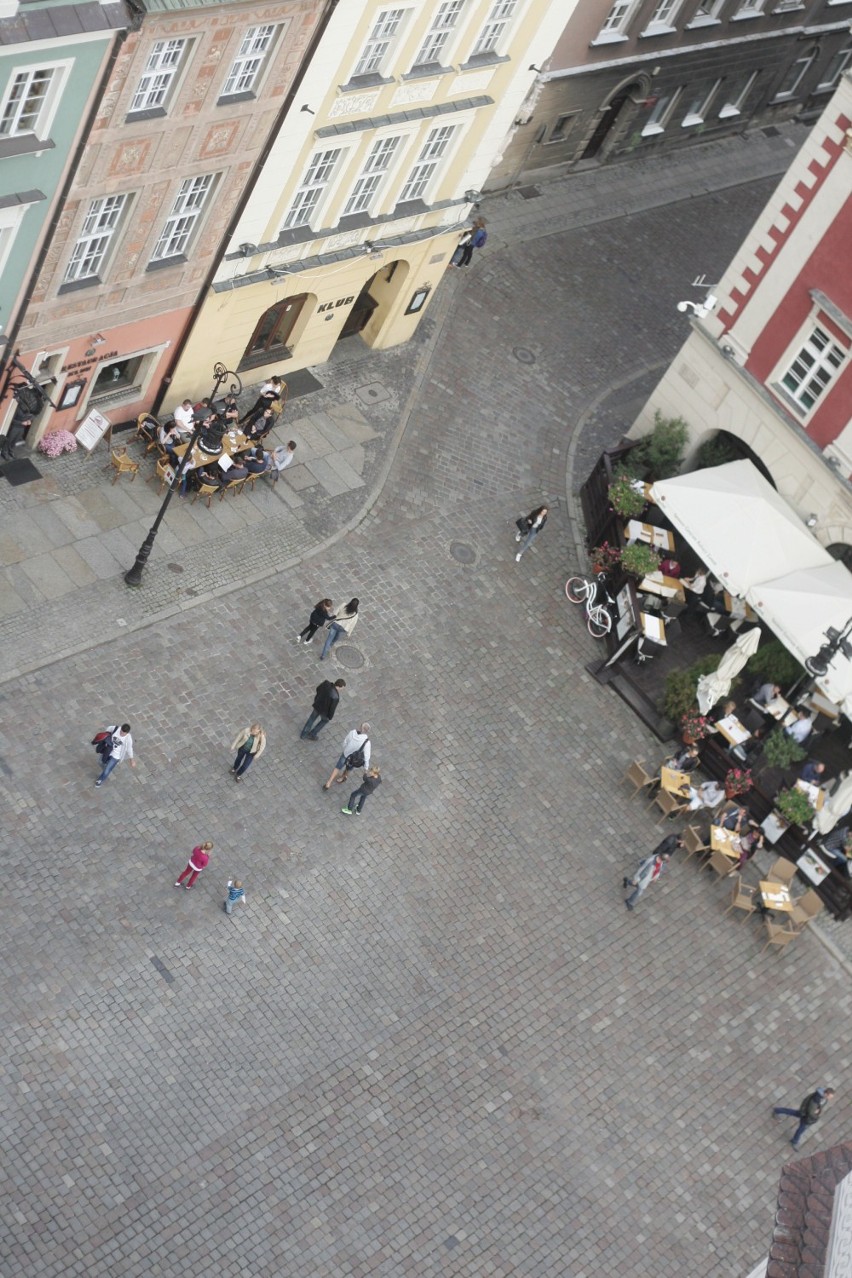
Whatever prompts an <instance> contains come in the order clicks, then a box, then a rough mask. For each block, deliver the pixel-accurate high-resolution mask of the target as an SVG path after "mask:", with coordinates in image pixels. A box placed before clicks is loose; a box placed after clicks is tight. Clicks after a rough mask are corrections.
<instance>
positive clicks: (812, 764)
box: [799, 759, 828, 785]
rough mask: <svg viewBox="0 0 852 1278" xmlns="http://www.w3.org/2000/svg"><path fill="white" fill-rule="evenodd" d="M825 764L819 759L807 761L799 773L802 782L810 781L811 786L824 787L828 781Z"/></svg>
mask: <svg viewBox="0 0 852 1278" xmlns="http://www.w3.org/2000/svg"><path fill="white" fill-rule="evenodd" d="M827 779H828V778H827V777H826V775H825V764H824V763H821V762H820V761H819V760H818V759H807V760H806V761H805V762H804V763H803V764H802V768H801V771H800V772H799V780H800V781H808V782H810V784H811V785H823V784H824V783H825V782H826V781H827Z"/></svg>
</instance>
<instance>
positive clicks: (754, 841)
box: [737, 822, 766, 870]
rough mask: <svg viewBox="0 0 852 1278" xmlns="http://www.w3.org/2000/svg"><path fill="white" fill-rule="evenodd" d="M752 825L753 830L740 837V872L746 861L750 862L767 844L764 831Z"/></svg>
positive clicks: (738, 867)
mask: <svg viewBox="0 0 852 1278" xmlns="http://www.w3.org/2000/svg"><path fill="white" fill-rule="evenodd" d="M751 824H752V826H753V828H752V829H750V830H747V831H746V833H745V834H741V835H740V839H739V842H740V855H739V859H738V861H737V869H738V870H741V869H742V868H743V866H744V865H745V863H746V861H750V860H751V858H752V857H753V856H754V854H755V852H757V851H758V849H759V848H762V847H763V846H764V843H765V838H766V836H765V835H764V833H763V831H762V830H761V829H760V828H759V827H757V826H755V825H754V822H752V823H751Z"/></svg>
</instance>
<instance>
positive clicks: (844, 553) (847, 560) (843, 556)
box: [826, 541, 852, 572]
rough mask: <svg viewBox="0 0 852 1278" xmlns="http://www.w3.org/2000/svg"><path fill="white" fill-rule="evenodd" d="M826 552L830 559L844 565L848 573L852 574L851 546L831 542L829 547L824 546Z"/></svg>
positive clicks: (839, 542) (846, 543) (843, 542)
mask: <svg viewBox="0 0 852 1278" xmlns="http://www.w3.org/2000/svg"><path fill="white" fill-rule="evenodd" d="M826 550H827V551H828V553H829V554H830V555H831V557H832V559H837V560H838V561H839V562H840V563H841V564H845V565H846V567H847V568H848V569H849V571H850V572H852V546H850V545H849V543H848V542H845V541H835V542H832V544H831V545H830V546H826Z"/></svg>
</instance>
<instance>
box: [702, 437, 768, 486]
mask: <svg viewBox="0 0 852 1278" xmlns="http://www.w3.org/2000/svg"><path fill="white" fill-rule="evenodd" d="M732 461H750V462H751V463H752V465H753V466H755V467H756V468H757V470H759V471H760V473H761V475H762V476H763V478H764V479H765V480H766V481H767V483H770V484H771V485H772V487H773V488H777V487H778V485H777V484H776V483H775V480H774V479H773V478H772V475H771V473H770V471H769V469H768V468H767V466H766V465H765V463H764V462H763V461H762V460H761V459H760V457H758V455H757V453H756V452H754V450H753V449H751V448H749V446H748V444H746V443H745V442H744V441H743V440H742V439H740V438H739V436H738V435H732V434H731V432H730V431H727V430H717V431H716V432H715V434H713V435H708V436H707V438H706V439H705V440H704V441H703V442H702V443H701V445H700V446H699V449H698V453H697V455H696V463H697V469H699V470H705V469H706V468H707V467H708V466H724V465H725V463H726V462H732Z"/></svg>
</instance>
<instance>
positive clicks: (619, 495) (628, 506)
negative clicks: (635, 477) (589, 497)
mask: <svg viewBox="0 0 852 1278" xmlns="http://www.w3.org/2000/svg"><path fill="white" fill-rule="evenodd" d="M609 503H610V505H611V506H612V508H613V510H614V511H615V512H616V514H618V515H623V516H624V518H625V519H634V518H635V517H636V516H637V515H641V514H642V511H643V510H644V509H645V505H646V502H645V496H644V493H642V492H637V491H636V489H635V488H633V487H632V486H631V475H630V473H629V471H627V470H625V469H624V467H623V466H619V467H618V469H617V470H616V471H615V473H614V474H613V477H612V483H611V484H610V486H609Z"/></svg>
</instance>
